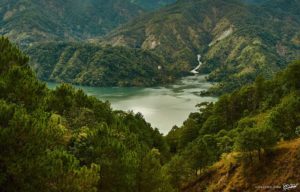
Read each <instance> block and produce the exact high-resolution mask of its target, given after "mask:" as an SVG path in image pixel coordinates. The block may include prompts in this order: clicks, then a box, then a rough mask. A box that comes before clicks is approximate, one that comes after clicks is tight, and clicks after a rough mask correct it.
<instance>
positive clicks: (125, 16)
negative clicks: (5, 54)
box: [0, 0, 143, 46]
mask: <svg viewBox="0 0 300 192" xmlns="http://www.w3.org/2000/svg"><path fill="white" fill-rule="evenodd" d="M0 7H1V8H0V35H5V36H7V37H9V38H10V39H12V40H13V41H15V42H18V43H19V44H21V45H24V46H26V45H27V44H29V43H32V42H37V41H50V40H71V41H72V40H82V39H87V38H91V37H94V36H101V35H104V34H107V33H108V32H109V31H111V30H112V29H113V28H115V27H117V26H119V25H120V24H122V23H125V22H127V21H129V20H131V19H132V18H134V17H136V16H137V15H139V14H141V13H142V12H143V10H142V9H141V8H140V7H138V6H137V5H135V4H133V3H130V2H129V1H124V0H109V1H106V0H84V1H81V0H65V1H61V0H0Z"/></svg>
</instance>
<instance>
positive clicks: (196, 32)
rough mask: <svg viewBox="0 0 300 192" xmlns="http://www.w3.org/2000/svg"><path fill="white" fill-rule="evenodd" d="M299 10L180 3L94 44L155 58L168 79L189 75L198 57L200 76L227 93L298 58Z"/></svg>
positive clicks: (231, 0)
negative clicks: (141, 51) (161, 59)
mask: <svg viewBox="0 0 300 192" xmlns="http://www.w3.org/2000/svg"><path fill="white" fill-rule="evenodd" d="M299 9H300V5H299V1H296V0H292V1H288V2H287V1H283V0H276V1H266V2H264V4H263V5H260V6H257V5H247V4H244V3H242V2H241V1H238V0H189V1H184V0H181V1H178V2H177V3H175V4H172V5H170V6H167V7H165V8H163V9H162V10H159V11H157V12H154V13H150V14H147V15H145V16H143V17H141V18H137V19H136V20H134V21H132V22H130V23H129V24H126V25H125V26H122V27H121V28H119V29H117V30H115V31H113V32H112V33H110V34H108V36H107V37H106V38H104V39H103V40H100V41H101V42H102V43H103V44H111V45H113V46H120V45H121V46H128V47H136V48H141V49H144V50H151V51H153V52H155V53H157V54H160V55H162V56H163V57H164V58H165V59H166V61H167V63H168V66H166V67H167V68H169V69H170V70H171V71H173V73H174V74H182V73H186V72H189V71H190V70H192V69H193V67H195V66H196V65H197V61H196V59H195V58H196V55H197V54H201V55H202V56H203V60H204V64H203V66H202V68H201V71H202V72H205V73H210V77H209V79H210V80H213V81H221V82H222V84H221V89H223V90H224V91H229V90H233V89H234V88H236V87H239V86H241V85H243V84H245V83H248V82H251V81H253V80H254V79H255V77H256V76H257V75H258V74H262V75H264V76H265V77H271V76H272V75H273V74H274V73H275V72H277V71H279V70H280V69H282V68H283V67H285V66H286V64H287V63H288V62H289V61H291V60H293V59H296V58H298V57H299V55H300V51H299V50H300V43H299V42H300V39H299V38H300V34H299V29H300V16H299V13H298V12H297V10H299ZM236 82H239V83H240V84H236ZM219 88H220V87H219Z"/></svg>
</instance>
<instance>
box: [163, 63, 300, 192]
mask: <svg viewBox="0 0 300 192" xmlns="http://www.w3.org/2000/svg"><path fill="white" fill-rule="evenodd" d="M299 69H300V62H299V61H298V62H295V63H292V64H290V65H289V66H288V67H287V69H286V70H284V71H283V72H280V73H278V74H277V75H276V76H275V77H274V78H273V79H271V80H266V79H264V78H262V77H261V76H260V77H258V78H257V79H256V80H255V83H253V84H250V85H247V86H243V87H242V88H241V89H238V90H236V91H234V92H232V93H230V94H225V95H222V96H221V97H220V98H219V100H218V101H217V102H216V103H201V104H199V105H198V106H197V107H198V109H199V112H196V113H192V114H190V116H189V118H188V119H187V120H186V121H185V122H184V125H183V126H182V127H180V128H178V127H174V128H173V129H172V130H171V131H170V132H169V134H168V135H167V136H166V139H167V141H168V143H169V145H170V150H171V153H173V157H172V159H171V160H170V162H168V164H167V165H166V166H167V167H169V173H170V175H171V176H170V177H171V178H170V179H171V181H173V185H175V186H178V188H181V189H182V191H191V192H192V191H209V192H214V191H216V192H219V191H228V192H229V191H268V190H267V189H266V190H260V189H258V188H256V187H258V186H278V185H279V186H280V187H281V188H282V185H283V184H293V183H294V184H297V182H298V180H299V176H300V174H299V171H298V170H299V165H300V161H299V147H300V145H299V139H298V140H297V138H299V137H300V70H299ZM295 139H296V140H295ZM290 140H291V142H289V141H290ZM283 141H285V142H283ZM278 143H280V144H279V145H277V144H278ZM286 158H288V159H286ZM220 180H222V182H220ZM298 187H299V186H298ZM297 189H299V188H297ZM295 191H297V190H295Z"/></svg>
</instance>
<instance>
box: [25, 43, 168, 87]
mask: <svg viewBox="0 0 300 192" xmlns="http://www.w3.org/2000/svg"><path fill="white" fill-rule="evenodd" d="M27 53H28V54H29V55H30V56H31V58H32V62H31V63H32V66H33V68H34V69H35V70H36V72H37V76H38V77H39V78H40V79H42V80H46V81H56V82H67V83H73V84H83V85H90V86H154V85H159V84H165V83H167V82H169V81H170V80H171V77H170V76H169V74H168V71H166V69H165V67H164V66H165V62H164V60H163V59H162V58H160V57H158V56H156V55H155V54H153V53H151V52H149V51H144V50H140V49H132V48H126V47H111V46H106V47H101V46H98V45H93V44H89V43H62V42H61V43H58V42H53V43H41V44H38V45H36V46H31V47H29V48H28V49H27Z"/></svg>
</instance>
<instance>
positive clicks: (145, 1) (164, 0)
mask: <svg viewBox="0 0 300 192" xmlns="http://www.w3.org/2000/svg"><path fill="white" fill-rule="evenodd" d="M131 2H132V3H135V4H137V5H139V6H140V7H142V8H144V9H146V10H155V9H159V8H161V7H163V6H166V5H168V4H171V3H174V2H176V0H131Z"/></svg>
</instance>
